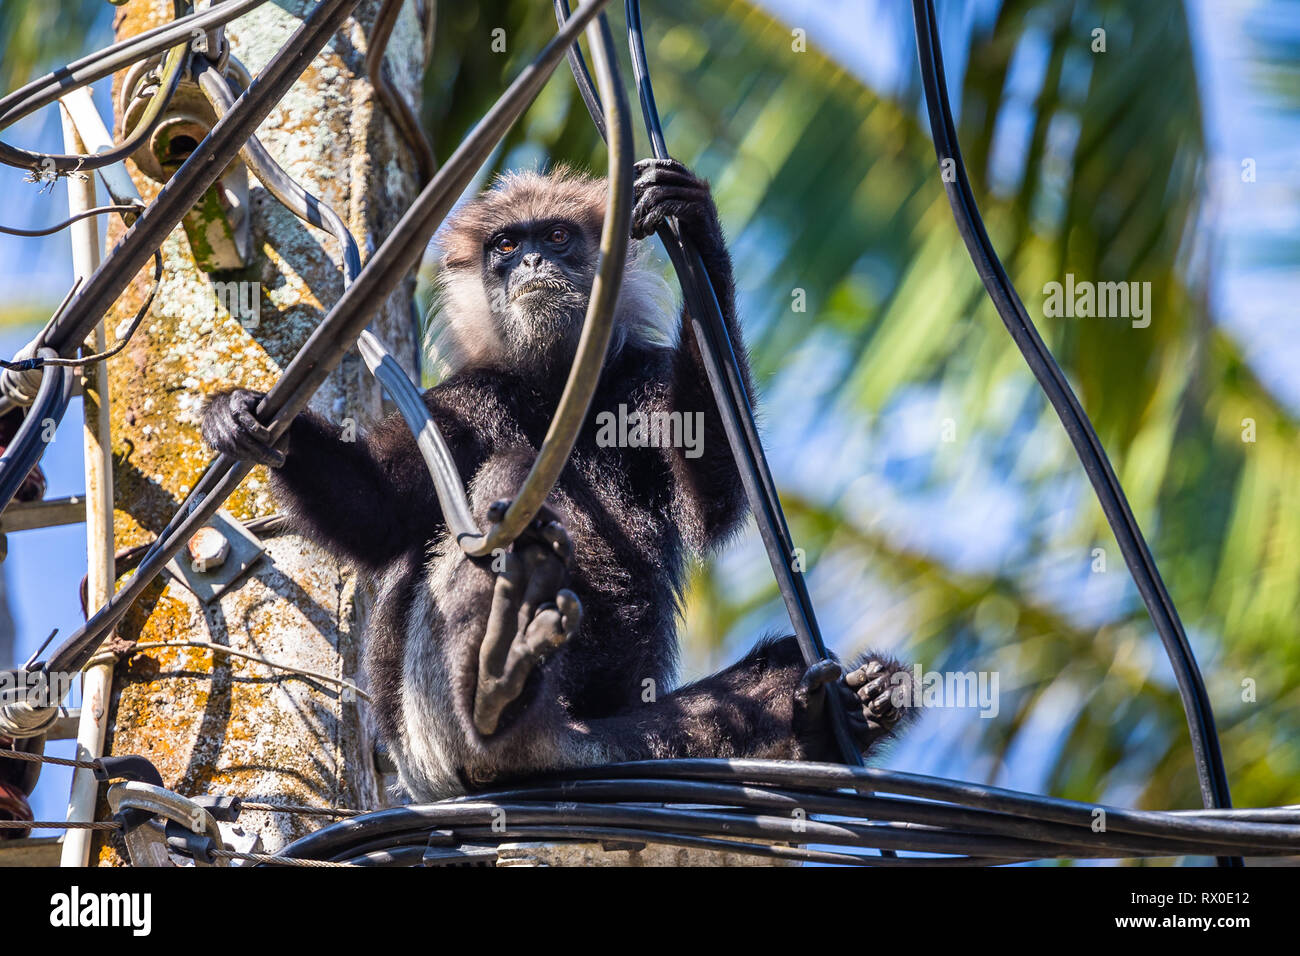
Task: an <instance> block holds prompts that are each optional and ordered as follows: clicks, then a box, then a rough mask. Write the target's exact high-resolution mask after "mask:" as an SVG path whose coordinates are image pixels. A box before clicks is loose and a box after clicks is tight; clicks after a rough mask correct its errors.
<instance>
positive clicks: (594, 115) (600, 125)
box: [555, 0, 609, 140]
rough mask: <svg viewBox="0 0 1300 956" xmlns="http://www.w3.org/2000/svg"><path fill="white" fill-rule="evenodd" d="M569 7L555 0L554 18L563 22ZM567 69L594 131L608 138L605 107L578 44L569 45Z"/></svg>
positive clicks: (563, 2)
mask: <svg viewBox="0 0 1300 956" xmlns="http://www.w3.org/2000/svg"><path fill="white" fill-rule="evenodd" d="M569 15H570V9H569V0H555V20H556V22H557V23H560V24H563V23H564V21H565V20H567V19H569ZM568 60H569V71H570V72H571V73H573V79H574V82H576V83H577V84H578V95H580V96H581V97H582V102H583V103H585V104H586V106H587V115H588V116H590V117H591V122H592V123H593V124H595V126H596V132H597V133H599V134H600V138H601V139H604V140H608V139H609V130H608V129H606V127H605V108H604V107H603V106H601V103H600V94H599V93H597V92H596V84H595V82H594V81H593V80H592V78H591V72H590V71H589V70H588V69H587V61H586V60H584V59H583V57H582V48H581V47H579V46H578V44H576V43H575V44H574V45H573V46H571V47H569V53H568Z"/></svg>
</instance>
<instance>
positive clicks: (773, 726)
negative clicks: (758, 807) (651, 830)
mask: <svg viewBox="0 0 1300 956" xmlns="http://www.w3.org/2000/svg"><path fill="white" fill-rule="evenodd" d="M840 673H841V670H840V665H839V664H838V663H835V662H832V661H824V662H821V663H819V664H817V665H815V666H814V667H812V668H810V669H807V670H805V668H804V664H803V657H802V654H801V653H800V651H799V646H798V644H797V643H796V641H795V639H794V638H793V637H786V638H782V639H781V640H777V641H764V642H761V643H760V644H759V645H758V646H757V647H755V648H754V649H753V650H752V651H750V652H749V654H747V655H745V657H743V658H742V659H741V660H739V661H737V662H736V663H735V664H733V665H732V666H731V667H728V668H727V669H726V670H723V671H720V672H719V673H717V674H714V675H712V676H711V677H706V678H704V679H703V680H699V681H696V682H695V683H693V684H688V685H687V686H685V687H683V688H681V689H680V690H677V691H674V692H673V693H671V694H668V695H666V696H665V697H663V698H661V699H659V700H656V701H651V702H647V703H640V704H634V705H632V706H631V707H628V708H627V709H626V710H624V711H621V712H620V713H618V714H616V715H614V716H612V717H607V718H602V719H598V720H594V721H591V722H590V729H591V731H592V733H593V734H594V735H596V736H599V737H601V738H602V743H603V745H604V746H605V747H606V748H607V750H608V752H612V753H613V754H616V755H617V759H620V760H651V759H654V760H662V759H673V758H685V757H760V758H769V759H777V760H825V761H831V762H834V761H836V760H837V759H838V756H837V753H838V751H837V749H836V746H835V742H834V738H833V736H832V734H831V731H830V727H829V724H828V722H827V719H826V695H827V694H828V693H834V694H837V695H839V696H840V697H841V698H842V700H843V702H844V704H845V705H846V711H847V713H848V714H849V725H850V729H851V731H852V734H853V737H854V740H855V741H856V743H857V744H858V746H859V748H860V749H861V752H862V753H863V754H866V753H868V752H869V751H870V750H872V749H873V748H874V747H875V746H876V745H877V744H879V743H880V742H882V741H883V740H885V739H887V738H888V737H890V736H891V735H892V734H893V732H894V731H895V730H896V729H897V728H898V725H899V724H900V722H901V721H903V720H905V719H906V718H908V717H909V716H910V715H911V714H912V713H914V711H913V710H911V709H910V708H909V707H907V706H900V705H898V704H896V701H898V702H902V703H907V702H910V701H911V682H910V677H909V675H908V673H907V671H906V669H905V668H903V667H902V666H901V665H899V664H897V663H896V662H894V661H892V660H890V659H888V658H883V657H877V656H874V655H870V654H868V655H864V656H863V657H862V659H860V660H859V661H858V662H857V664H856V665H855V666H854V668H853V670H852V671H851V672H850V673H849V674H848V675H847V676H846V677H845V678H844V680H840V679H839V677H840Z"/></svg>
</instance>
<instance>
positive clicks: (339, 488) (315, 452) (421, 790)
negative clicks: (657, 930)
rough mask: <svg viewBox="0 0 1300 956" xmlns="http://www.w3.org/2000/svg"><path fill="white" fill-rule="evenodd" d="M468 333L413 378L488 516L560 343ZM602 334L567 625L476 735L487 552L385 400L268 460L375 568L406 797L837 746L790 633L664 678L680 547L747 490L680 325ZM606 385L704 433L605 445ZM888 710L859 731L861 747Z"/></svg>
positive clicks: (370, 570)
mask: <svg viewBox="0 0 1300 956" xmlns="http://www.w3.org/2000/svg"><path fill="white" fill-rule="evenodd" d="M587 182H588V183H590V181H587ZM586 188H590V186H587V187H586ZM499 192H500V191H499V190H498V193H499ZM488 196H489V197H493V199H494V200H495V201H500V196H499V195H496V196H494V194H491V193H490V194H488ZM665 205H668V206H669V207H670V208H669V209H668V210H667V214H672V215H679V216H680V217H681V221H682V222H683V225H684V227H686V228H688V229H690V230H692V231H693V232H694V238H695V240H696V242H697V245H698V246H699V248H700V249H701V252H702V254H703V255H704V257H705V264H706V267H707V268H708V270H709V273H710V276H711V278H712V279H713V282H714V284H715V288H716V290H717V293H718V299H719V302H720V304H721V305H722V308H723V312H724V315H725V318H726V320H727V322H728V324H729V326H730V328H731V334H732V337H733V340H734V342H735V343H736V345H737V347H738V348H739V347H740V345H741V337H740V330H739V327H738V325H737V323H736V320H735V306H734V290H733V280H732V271H731V262H730V258H729V256H728V255H727V252H726V247H725V244H724V243H723V241H722V236H721V232H720V229H719V228H718V226H717V220H716V214H713V213H712V208H711V206H712V204H711V202H710V203H709V208H708V209H707V210H705V211H704V214H697V215H695V216H692V215H690V212H691V211H690V210H688V209H685V208H680V209H672V208H671V203H665ZM587 211H588V212H589V210H587ZM662 212H663V210H661V213H662ZM477 213H478V214H479V215H482V213H483V211H482V208H481V207H480V208H479V209H478V211H477ZM573 218H574V219H575V220H576V219H577V218H578V217H576V216H575V217H573ZM634 225H635V223H634ZM453 228H455V227H454V226H453ZM575 228H577V229H579V230H580V231H581V232H584V233H585V232H588V231H589V229H588V230H581V227H580V226H579V227H575ZM460 238H461V239H462V240H464V237H463V236H461V237H460ZM479 241H480V242H481V241H482V240H481V237H480V240H479ZM575 241H576V240H575ZM466 247H467V248H469V249H470V250H471V251H472V250H473V248H474V246H473V243H472V242H469V241H462V242H461V244H460V245H459V246H454V248H456V249H459V250H461V253H460V254H462V255H465V253H464V249H465V248H466ZM470 258H471V259H472V255H470ZM593 258H594V257H593ZM473 267H474V266H473V264H472V263H470V264H469V265H468V266H466V265H465V264H461V265H460V266H459V268H461V269H466V268H473ZM453 304H454V303H453ZM451 318H452V321H453V322H455V321H456V320H457V317H456V316H454V315H453V316H452V317H451ZM641 318H644V317H641ZM638 320H639V319H637V318H636V317H634V318H633V319H632V321H638ZM625 321H626V320H625ZM683 327H685V323H683ZM468 351H469V352H470V355H469V358H468V359H467V361H466V362H465V364H464V365H463V366H462V367H461V368H460V369H459V370H457V371H455V372H454V373H453V374H452V375H450V376H449V377H448V378H446V379H445V380H444V381H443V382H442V383H441V384H439V385H438V386H436V387H435V388H432V389H430V390H429V391H428V392H426V393H425V396H424V399H425V403H426V405H427V406H428V408H429V410H430V412H431V413H432V415H433V417H434V419H435V421H436V422H437V423H438V425H439V427H440V429H441V430H442V432H443V434H444V436H445V437H446V440H447V443H448V445H449V446H450V447H451V448H452V449H453V452H454V454H455V457H456V464H457V466H458V469H459V471H460V474H461V476H462V479H463V480H464V482H465V485H466V489H467V491H468V493H469V497H470V502H471V507H472V510H473V513H474V516H475V518H476V520H477V521H478V523H479V525H480V527H486V526H487V518H486V516H487V510H488V506H489V505H490V504H491V503H492V502H494V501H496V500H498V499H502V498H509V497H510V496H512V495H513V494H514V493H515V492H516V491H517V489H518V487H519V485H520V483H521V482H522V480H523V478H524V476H525V474H526V473H527V471H528V469H529V467H530V466H531V464H532V462H533V460H534V458H535V456H536V452H537V449H538V447H539V446H540V444H541V442H542V438H543V436H544V435H545V433H546V430H547V427H548V426H549V423H550V419H551V416H552V414H553V412H554V410H555V407H556V404H557V401H558V399H559V395H560V392H561V389H562V387H563V384H564V381H565V378H566V376H567V372H568V366H569V362H570V361H571V357H572V352H571V347H570V348H564V347H557V348H554V349H552V350H550V351H548V350H547V349H546V348H545V347H541V346H539V347H538V348H537V349H536V350H535V351H534V352H533V353H532V354H531V356H530V357H529V359H528V360H527V361H521V360H520V357H519V354H518V353H517V352H512V351H511V350H509V349H492V348H483V347H481V343H480V347H477V348H474V349H470V350H468ZM611 351H612V354H611V356H610V358H609V360H608V361H607V364H606V366H605V369H604V371H603V374H602V377H601V380H600V384H599V386H598V389H597V392H596V396H595V399H594V400H593V402H592V407H591V410H590V413H589V415H588V419H587V422H586V424H585V426H584V428H583V430H582V432H581V434H580V435H579V438H578V441H577V444H576V445H575V447H574V449H573V452H572V455H571V456H570V458H569V461H568V464H567V466H566V468H565V469H564V471H563V473H562V475H561V477H560V479H559V481H558V483H557V485H556V488H555V489H554V491H553V493H552V495H551V497H550V499H549V501H548V503H549V505H550V506H551V507H552V509H553V510H554V511H555V512H556V513H557V514H558V515H559V516H560V519H561V520H562V522H563V524H564V527H565V528H566V529H567V531H568V534H569V536H570V537H571V539H572V542H573V546H574V560H573V563H572V567H571V573H570V576H569V580H568V581H567V585H566V586H567V587H569V588H571V589H572V590H573V591H574V592H575V593H576V594H577V595H578V596H579V597H580V599H581V601H582V605H583V614H582V623H581V627H580V629H579V631H578V632H577V634H576V635H575V636H574V637H573V638H572V639H571V640H569V641H568V642H567V643H565V644H564V645H563V646H562V647H560V649H559V650H558V651H556V652H555V653H554V655H553V656H552V657H550V658H549V659H547V660H546V661H545V662H544V663H543V664H542V665H540V666H539V668H538V669H537V671H536V672H535V673H533V674H532V675H531V677H530V678H529V681H528V684H527V687H526V690H525V692H524V693H523V695H522V696H521V697H520V698H519V699H518V700H516V701H514V703H512V704H510V706H509V708H508V709H507V711H506V713H505V714H504V715H503V720H502V723H501V728H500V729H499V730H498V731H497V732H496V733H494V734H492V735H491V736H487V737H485V736H483V735H481V734H479V733H478V731H477V730H476V729H475V727H474V724H473V721H472V719H471V714H472V709H473V705H474V694H475V686H476V681H477V679H478V653H479V646H480V643H481V641H482V639H483V634H484V629H485V627H486V626H487V621H488V613H489V606H490V604H491V599H492V593H493V586H494V580H495V574H494V573H493V571H492V569H491V568H490V567H489V564H488V562H487V561H486V560H472V559H468V558H466V557H465V556H464V555H463V553H462V552H461V550H460V549H459V547H458V546H457V545H456V543H455V542H454V540H452V539H451V537H450V536H449V534H448V532H447V528H446V526H445V524H444V522H443V520H442V515H441V509H440V507H439V505H438V501H437V498H436V497H435V495H434V491H433V485H432V482H431V480H430V479H429V476H428V473H427V471H426V469H425V466H424V463H423V460H422V459H421V457H420V455H419V452H418V450H417V448H416V445H415V442H414V440H413V439H412V437H411V434H410V432H409V431H408V430H407V427H406V425H405V424H404V423H403V422H402V420H401V419H400V418H399V417H398V416H396V415H394V416H392V417H390V418H388V419H386V420H385V421H383V422H381V423H380V424H379V425H378V426H376V427H375V428H374V429H373V430H372V431H371V432H370V433H369V434H368V435H366V436H364V437H363V438H361V439H360V440H358V441H355V442H346V441H343V440H342V438H341V433H340V430H339V429H338V428H337V427H336V426H334V425H332V424H330V423H328V422H326V421H324V420H323V419H321V418H319V417H318V416H315V415H312V414H304V415H302V416H300V417H299V418H298V420H297V421H296V422H295V423H294V425H293V426H292V428H291V429H290V432H289V444H288V454H287V457H286V459H285V461H284V464H283V466H282V467H279V468H275V469H273V470H272V480H273V484H274V490H275V493H276V496H277V499H278V500H279V501H280V502H281V504H282V505H283V506H284V507H285V508H286V509H287V510H288V511H289V512H290V513H291V514H292V515H293V517H294V519H295V521H296V524H297V527H298V528H299V529H300V530H301V531H302V532H303V533H304V534H306V535H307V536H309V537H311V538H312V539H313V540H316V541H318V542H320V543H322V544H324V545H325V546H327V547H328V548H330V549H331V550H332V551H334V552H336V553H338V554H339V555H340V556H342V557H344V558H345V559H347V560H349V561H351V562H353V563H354V564H355V565H356V566H357V567H358V568H360V569H361V570H362V571H363V572H364V573H366V574H367V575H368V576H369V577H370V578H371V579H372V582H373V589H374V593H375V602H374V606H373V613H372V617H371V620H370V621H369V624H368V634H367V640H366V671H367V678H368V680H367V683H368V688H369V693H370V694H371V696H372V698H373V699H374V702H375V712H376V715H377V720H378V724H379V729H380V732H381V734H382V736H383V738H384V739H385V741H386V742H387V744H388V746H389V748H390V749H391V751H392V752H393V754H394V756H395V757H396V759H397V762H398V765H399V767H400V769H401V777H402V783H403V786H404V787H405V788H406V789H407V791H408V792H409V794H410V796H411V797H412V798H414V799H416V800H427V799H435V798H439V797H443V796H447V795H450V794H454V793H458V792H462V791H463V790H465V789H466V788H469V787H474V786H478V785H481V784H485V783H487V782H489V781H493V780H497V779H501V778H503V777H508V776H514V775H519V774H523V773H527V772H530V771H536V770H545V769H554V768H559V767H565V766H577V765H590V764H598V763H603V762H608V761H614V760H628V759H641V758H658V757H726V756H760V757H783V758H809V757H812V758H832V750H831V748H830V746H829V743H828V735H827V734H826V732H825V728H824V727H822V726H820V724H821V722H820V720H819V721H817V722H816V723H817V726H812V727H801V726H800V718H799V714H798V711H799V705H798V704H797V699H798V698H799V687H800V681H801V678H803V676H804V672H805V669H804V666H803V664H802V661H801V659H800V656H799V653H798V649H797V646H796V645H795V643H794V640H793V638H785V639H782V640H779V641H772V642H763V643H760V644H759V645H758V646H757V647H756V648H755V649H754V650H753V651H751V652H750V653H749V654H748V655H746V657H745V658H744V659H742V660H741V661H739V662H738V663H737V664H735V665H733V666H732V667H730V668H728V669H726V670H724V671H722V672H720V673H718V674H715V675H713V676H711V677H709V678H706V679H705V680H702V681H699V682H697V683H695V684H692V685H689V686H687V687H683V688H680V689H678V690H676V691H674V692H671V693H669V692H668V688H670V687H671V686H672V684H673V681H674V678H675V672H676V664H677V652H678V643H677V621H678V617H679V613H680V604H681V598H682V588H683V585H684V582H685V578H686V573H687V566H688V561H689V560H690V558H691V556H692V555H704V554H707V553H708V552H709V551H711V550H713V549H714V548H716V547H718V546H719V545H720V544H722V543H723V542H725V541H726V540H727V539H728V538H729V537H730V536H731V535H732V534H733V533H734V532H735V531H736V529H737V528H738V527H739V525H740V523H741V522H742V520H743V518H744V517H745V513H746V506H745V502H744V498H743V495H742V493H741V486H740V479H739V475H738V474H737V471H736V468H735V464H734V462H733V460H732V458H731V454H730V450H729V447H728V444H727V440H726V437H725V434H724V433H723V430H722V426H721V422H720V419H719V416H718V413H717V410H716V407H715V405H714V402H713V398H712V395H711V393H710V392H709V388H708V384H707V379H706V377H705V373H704V370H703V367H702V363H701V359H700V356H699V353H698V349H697V347H696V344H695V342H694V339H693V337H692V336H691V335H690V333H689V331H686V332H684V333H683V335H682V336H681V341H680V343H678V344H676V345H673V344H661V343H658V342H655V341H652V340H650V339H649V338H648V337H647V336H643V335H639V334H637V330H636V329H627V328H624V329H622V330H621V334H620V335H619V337H618V339H617V340H616V345H615V347H614V348H613V349H612V350H611ZM747 374H748V369H747V367H746V375H747ZM620 406H626V409H627V411H628V412H632V411H640V412H642V413H647V414H648V413H652V412H667V411H677V412H682V413H686V414H692V413H695V412H702V413H703V415H704V433H703V442H702V454H700V455H699V457H695V458H691V457H688V456H687V455H686V454H685V452H684V449H682V448H660V447H640V448H637V447H601V446H600V445H598V443H597V437H596V436H597V427H596V416H597V415H598V414H599V413H600V412H602V411H610V412H614V413H616V414H617V412H618V409H619V407H620ZM218 418H219V415H217V414H214V412H213V411H212V410H211V409H210V410H209V413H208V418H207V419H205V435H209V440H210V442H211V443H213V444H214V445H217V446H218V447H220V443H221V436H220V434H219V432H220V429H219V428H216V427H211V428H210V427H209V424H210V422H209V419H211V421H212V422H213V423H215V424H219V422H218V421H217V419H218ZM851 696H852V695H851V694H850V697H851ZM890 726H892V724H890V725H888V726H886V727H884V728H881V727H876V728H875V729H874V730H873V731H870V732H867V731H864V732H863V740H862V743H863V748H864V749H866V747H868V746H870V744H871V743H873V742H874V741H875V740H876V739H879V738H880V737H883V736H884V735H885V734H886V733H887V731H888V729H889V727H890ZM832 759H833V758H832Z"/></svg>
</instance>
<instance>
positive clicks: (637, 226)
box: [631, 159, 718, 239]
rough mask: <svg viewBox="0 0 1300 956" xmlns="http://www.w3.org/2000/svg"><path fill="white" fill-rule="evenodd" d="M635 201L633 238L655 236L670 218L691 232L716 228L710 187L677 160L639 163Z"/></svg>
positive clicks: (716, 215) (637, 165) (715, 212)
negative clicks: (655, 232)
mask: <svg viewBox="0 0 1300 956" xmlns="http://www.w3.org/2000/svg"><path fill="white" fill-rule="evenodd" d="M632 198H633V201H634V204H633V206H632V223H631V235H632V238H633V239H644V238H646V236H649V235H651V234H653V233H654V231H655V230H656V229H658V228H659V227H660V226H661V225H662V224H663V221H664V219H666V218H668V217H669V216H672V217H675V218H676V219H677V220H678V222H680V223H681V224H682V226H683V227H685V228H686V230H687V231H688V232H692V233H694V232H697V231H699V230H700V229H702V228H708V227H709V226H712V225H714V224H715V223H716V221H717V217H718V213H717V209H716V208H715V207H714V205H713V197H712V195H711V194H710V192H709V184H708V183H707V182H705V181H704V180H703V179H700V177H698V176H696V175H695V174H694V173H693V172H691V171H690V170H689V169H687V168H686V166H685V165H683V164H682V163H679V162H678V161H677V160H675V159H643V160H641V161H640V162H638V163H637V164H636V181H635V182H634V183H633V184H632Z"/></svg>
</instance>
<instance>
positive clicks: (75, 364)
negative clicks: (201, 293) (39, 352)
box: [0, 206, 163, 372]
mask: <svg viewBox="0 0 1300 956" xmlns="http://www.w3.org/2000/svg"><path fill="white" fill-rule="evenodd" d="M113 208H115V209H118V210H121V209H127V210H130V211H132V212H135V211H137V210H138V209H139V207H138V206H121V207H113ZM162 274H163V264H162V253H161V252H158V251H157V250H155V251H154V254H153V284H152V285H151V286H150V287H149V294H148V295H147V296H145V299H144V301H143V302H142V303H140V307H139V308H138V309H136V310H135V315H134V316H132V317H131V323H130V324H129V325H128V326H127V327H126V331H125V332H124V333H122V337H121V339H119V340H118V343H117V344H116V345H114V346H113V347H112V348H110V349H105V350H104V351H103V352H96V353H94V354H93V355H81V356H78V357H77V358H70V359H69V358H58V357H57V356H56V357H55V358H44V357H41V356H37V357H36V358H30V359H20V360H18V361H15V362H9V361H5V360H3V359H0V368H4V369H10V370H12V371H15V372H25V371H27V370H29V369H36V368H46V367H55V368H81V367H82V366H85V365H90V364H91V363H93V362H103V361H105V360H107V359H111V358H112V357H113V356H114V355H116V354H117V353H118V352H120V351H122V349H124V348H126V347H127V344H128V343H129V342H130V341H131V337H132V336H134V335H135V333H136V330H137V329H139V328H140V323H141V322H143V321H144V317H145V316H146V315H148V314H149V307H150V306H151V305H153V300H154V298H155V297H156V296H157V295H158V287H159V286H160V285H161V284H162Z"/></svg>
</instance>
